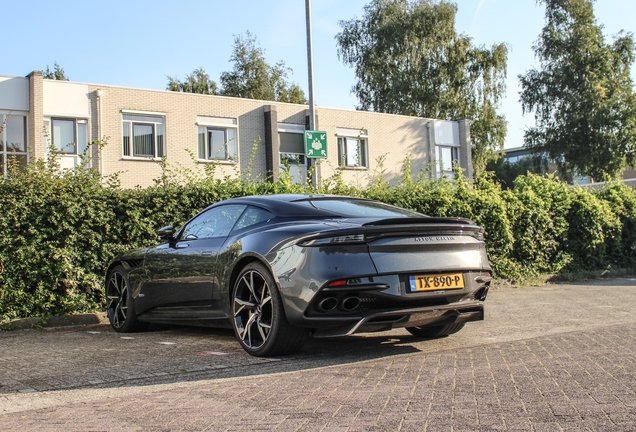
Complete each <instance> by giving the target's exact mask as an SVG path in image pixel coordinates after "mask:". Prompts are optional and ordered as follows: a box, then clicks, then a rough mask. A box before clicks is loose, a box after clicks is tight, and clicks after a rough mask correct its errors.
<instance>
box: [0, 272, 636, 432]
mask: <svg viewBox="0 0 636 432" xmlns="http://www.w3.org/2000/svg"><path fill="white" fill-rule="evenodd" d="M547 296H549V297H550V302H551V303H552V304H551V305H550V307H546V305H539V304H537V302H536V299H537V298H546V297H547ZM590 298H594V299H595V300H596V301H590V300H589V299H590ZM488 303H490V304H487V310H488V315H487V321H484V322H481V323H470V324H468V325H467V326H466V328H465V329H464V330H462V332H460V333H458V334H456V335H453V336H451V337H449V338H444V339H439V340H432V341H425V340H418V339H416V338H413V337H411V336H410V335H408V334H407V333H406V332H405V331H404V330H394V331H391V332H387V333H380V334H371V335H360V336H358V335H356V336H353V337H348V338H338V339H331V340H316V341H309V342H308V344H307V347H306V348H305V349H304V350H303V351H302V352H300V353H299V354H297V355H294V356H293V357H287V358H280V359H275V361H269V360H268V359H256V358H253V357H250V356H248V355H247V354H245V353H244V352H243V351H242V350H241V349H240V348H239V347H238V345H237V343H236V341H235V340H234V335H233V333H232V332H231V331H225V330H209V329H194V328H177V327H165V326H164V327H155V328H154V329H151V331H149V332H145V333H139V334H135V335H133V336H132V337H134V339H121V337H120V335H119V334H117V333H115V332H113V331H111V330H110V329H109V327H107V326H94V327H91V328H89V329H87V328H80V327H78V328H65V329H53V330H50V329H47V330H26V331H15V332H9V333H0V346H1V347H2V349H1V350H0V353H1V355H2V359H4V361H0V430H2V431H5V430H7V431H11V430H16V431H18V430H19V431H30V430H33V431H39V430H43V429H45V430H64V431H67V430H94V431H98V430H150V431H154V430H156V431H165V430H187V431H190V430H192V431H194V430H212V431H217V430H219V431H222V430H283V431H286V430H302V431H314V430H315V431H330V430H333V431H349V432H352V431H386V430H391V431H392V430H401V431H423V430H426V431H438V430H439V431H448V430H451V429H452V430H453V431H462V430H467V431H468V430H483V431H489V430H535V431H544V430H545V431H552V430H554V431H557V430H558V431H562V430H572V431H575V430H576V431H580V430H591V431H604V430H607V431H631V430H636V402H635V401H636V360H635V359H636V322H634V319H633V311H632V306H631V305H633V304H636V281H633V280H629V279H624V280H613V281H599V282H595V283H592V284H587V285H583V284H569V285H556V286H554V285H552V286H547V287H538V288H537V287H533V288H526V289H519V290H516V289H502V290H494V292H492V294H491V299H489V302H488ZM608 305H611V306H613V308H612V314H611V315H608V314H607V308H604V307H602V306H608ZM574 317H585V319H584V320H583V319H579V318H576V319H578V320H579V321H573V318H574ZM89 332H94V333H89ZM166 341H169V342H173V343H174V344H173V345H163V344H161V343H160V342H166ZM202 353H224V355H211V354H210V355H208V354H202Z"/></svg>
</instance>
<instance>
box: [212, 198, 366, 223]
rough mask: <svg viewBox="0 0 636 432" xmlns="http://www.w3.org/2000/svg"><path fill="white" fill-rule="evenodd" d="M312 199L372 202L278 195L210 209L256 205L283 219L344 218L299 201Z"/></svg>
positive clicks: (243, 199)
mask: <svg viewBox="0 0 636 432" xmlns="http://www.w3.org/2000/svg"><path fill="white" fill-rule="evenodd" d="M311 199H334V200H339V199H347V200H360V201H371V200H367V199H365V198H356V197H351V196H342V195H311V194H276V195H253V196H246V197H240V198H231V199H228V200H225V201H220V202H218V203H216V204H214V205H212V206H210V207H216V206H219V205H227V204H244V205H256V206H258V207H262V208H265V209H266V210H269V211H270V212H272V213H274V214H275V215H277V216H281V217H317V218H329V217H342V215H340V214H338V213H335V212H331V211H328V210H323V209H318V208H315V207H312V206H307V205H303V204H299V203H298V201H305V200H311Z"/></svg>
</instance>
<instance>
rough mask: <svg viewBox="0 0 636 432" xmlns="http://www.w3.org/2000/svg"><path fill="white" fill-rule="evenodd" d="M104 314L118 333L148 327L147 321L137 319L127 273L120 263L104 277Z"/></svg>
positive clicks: (136, 330) (141, 329)
mask: <svg viewBox="0 0 636 432" xmlns="http://www.w3.org/2000/svg"><path fill="white" fill-rule="evenodd" d="M106 315H108V321H110V325H111V327H112V328H113V329H114V330H115V331H116V332H119V333H132V332H138V331H143V330H145V329H146V328H147V327H148V324H147V323H143V322H139V321H138V320H137V316H136V315H135V308H134V304H133V301H132V294H131V293H130V283H129V282H128V274H127V273H126V270H125V269H124V267H123V266H121V265H118V266H117V267H114V268H113V269H112V270H111V271H110V272H109V273H108V277H107V278H106Z"/></svg>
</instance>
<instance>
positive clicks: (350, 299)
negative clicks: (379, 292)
mask: <svg viewBox="0 0 636 432" xmlns="http://www.w3.org/2000/svg"><path fill="white" fill-rule="evenodd" d="M358 306H360V297H358V296H347V297H344V298H342V299H341V300H340V301H338V299H337V298H336V297H325V298H324V299H322V300H320V301H319V302H318V303H317V304H316V309H317V310H318V311H319V312H331V311H333V310H334V309H336V308H338V309H339V310H340V311H342V312H351V311H353V310H355V309H356V308H357V307H358Z"/></svg>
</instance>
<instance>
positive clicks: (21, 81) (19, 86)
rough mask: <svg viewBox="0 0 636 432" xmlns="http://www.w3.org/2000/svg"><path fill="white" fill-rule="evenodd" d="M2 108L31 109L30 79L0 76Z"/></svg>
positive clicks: (0, 107) (0, 102)
mask: <svg viewBox="0 0 636 432" xmlns="http://www.w3.org/2000/svg"><path fill="white" fill-rule="evenodd" d="M0 109H3V110H16V111H29V79H28V78H23V77H2V76H0Z"/></svg>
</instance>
